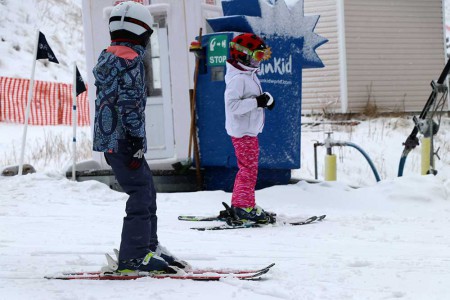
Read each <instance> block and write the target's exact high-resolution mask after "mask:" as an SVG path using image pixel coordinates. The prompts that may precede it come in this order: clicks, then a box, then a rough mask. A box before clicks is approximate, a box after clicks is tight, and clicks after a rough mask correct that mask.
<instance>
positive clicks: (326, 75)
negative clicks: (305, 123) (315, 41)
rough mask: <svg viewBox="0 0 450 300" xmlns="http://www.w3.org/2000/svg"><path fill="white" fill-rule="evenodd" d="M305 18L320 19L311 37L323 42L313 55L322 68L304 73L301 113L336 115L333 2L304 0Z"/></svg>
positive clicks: (335, 18)
mask: <svg viewBox="0 0 450 300" xmlns="http://www.w3.org/2000/svg"><path fill="white" fill-rule="evenodd" d="M304 12H305V16H308V15H320V18H319V22H318V23H317V26H316V29H315V30H314V32H315V33H317V34H319V35H320V36H322V37H324V38H327V39H328V42H327V43H325V44H324V45H322V46H320V47H319V48H318V49H317V50H316V53H317V54H318V55H319V57H320V59H321V60H322V62H323V63H324V65H325V67H324V68H318V69H304V70H303V88H302V101H303V102H302V110H303V113H322V112H323V111H325V110H326V111H330V110H332V111H336V110H338V111H340V107H341V104H342V103H341V88H340V80H341V77H340V74H339V70H340V63H341V62H342V60H341V59H340V56H339V41H340V39H339V32H338V31H339V26H338V22H339V20H338V7H337V0H304Z"/></svg>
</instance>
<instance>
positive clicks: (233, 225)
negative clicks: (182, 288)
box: [45, 203, 326, 281]
mask: <svg viewBox="0 0 450 300" xmlns="http://www.w3.org/2000/svg"><path fill="white" fill-rule="evenodd" d="M222 204H223V205H224V206H225V210H223V211H221V212H220V213H219V215H217V216H210V217H201V216H179V217H178V220H182V221H195V222H202V221H223V222H226V223H225V224H222V225H218V226H205V227H193V228H192V229H195V230H200V231H205V230H228V229H240V228H260V227H266V226H280V225H281V226H283V225H290V226H299V225H307V224H311V223H313V222H317V221H322V220H323V219H325V217H326V215H320V216H311V217H309V218H306V219H301V220H295V221H283V220H277V217H276V214H274V213H267V214H268V215H269V217H270V222H269V223H268V224H260V223H255V222H242V221H240V220H238V219H236V217H235V215H234V211H233V210H232V209H231V208H230V207H229V206H228V205H227V204H226V203H222ZM115 254H116V256H117V257H118V251H117V250H115ZM106 258H107V261H108V267H107V268H106V270H105V271H94V272H66V273H60V274H56V275H52V276H45V278H47V279H61V280H133V279H139V278H155V279H167V278H170V279H177V280H198V281H217V280H221V279H224V278H236V279H241V280H256V279H260V278H261V277H262V276H263V275H264V274H266V273H267V272H269V271H270V269H271V268H272V267H273V266H274V265H275V264H274V263H272V264H270V265H268V266H266V267H264V268H261V269H256V270H245V269H242V270H240V269H239V270H231V269H193V270H188V271H184V270H181V269H180V270H179V271H178V272H177V273H176V274H167V273H166V274H164V273H159V272H154V273H153V272H133V273H131V274H130V273H127V274H123V273H120V272H117V271H114V270H116V269H117V262H116V261H115V260H114V259H113V258H112V257H111V256H110V255H109V254H106Z"/></svg>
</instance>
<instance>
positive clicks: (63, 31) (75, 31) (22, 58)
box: [0, 0, 86, 83]
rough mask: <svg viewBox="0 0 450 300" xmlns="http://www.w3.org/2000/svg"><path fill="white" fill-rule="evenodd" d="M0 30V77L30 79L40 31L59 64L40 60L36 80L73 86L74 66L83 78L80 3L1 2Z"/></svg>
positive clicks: (70, 0)
mask: <svg viewBox="0 0 450 300" xmlns="http://www.w3.org/2000/svg"><path fill="white" fill-rule="evenodd" d="M0 26H1V28H2V30H1V31H0V76H6V77H13V78H25V79H29V78H30V77H31V69H32V64H33V60H34V58H33V51H34V47H35V45H36V31H37V30H40V31H41V32H42V33H44V35H45V37H46V39H47V41H48V43H49V45H50V47H51V48H52V50H53V52H54V53H55V55H56V57H57V59H58V60H59V64H54V63H49V62H48V61H47V60H39V61H38V62H37V64H36V71H35V72H36V73H35V79H36V80H43V81H53V82H63V83H72V80H73V79H72V77H73V75H72V70H73V68H72V64H73V63H74V62H75V63H76V64H77V66H78V69H79V70H80V73H81V75H82V76H84V77H85V78H86V76H85V74H86V63H85V61H86V58H85V52H84V41H83V25H82V19H81V0H21V1H13V0H3V1H0Z"/></svg>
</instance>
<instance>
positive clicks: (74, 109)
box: [72, 63, 78, 181]
mask: <svg viewBox="0 0 450 300" xmlns="http://www.w3.org/2000/svg"><path fill="white" fill-rule="evenodd" d="M72 97H73V103H72V104H73V105H72V126H73V138H72V155H73V162H72V180H73V181H75V171H76V162H77V153H76V151H77V117H78V116H77V65H76V63H73V86H72Z"/></svg>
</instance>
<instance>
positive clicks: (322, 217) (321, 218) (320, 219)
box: [317, 215, 327, 221]
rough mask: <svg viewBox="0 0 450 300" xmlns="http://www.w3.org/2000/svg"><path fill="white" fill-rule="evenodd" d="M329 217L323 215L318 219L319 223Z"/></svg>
mask: <svg viewBox="0 0 450 300" xmlns="http://www.w3.org/2000/svg"><path fill="white" fill-rule="evenodd" d="M326 217H327V215H321V216H318V217H317V221H322V220H323V219H325V218H326Z"/></svg>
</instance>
